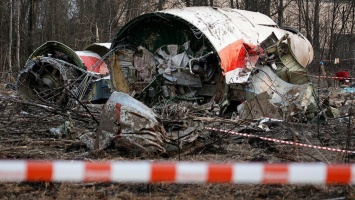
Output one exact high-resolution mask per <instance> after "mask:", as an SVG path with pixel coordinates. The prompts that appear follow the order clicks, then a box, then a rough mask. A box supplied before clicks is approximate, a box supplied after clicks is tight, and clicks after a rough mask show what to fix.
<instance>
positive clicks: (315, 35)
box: [313, 0, 320, 55]
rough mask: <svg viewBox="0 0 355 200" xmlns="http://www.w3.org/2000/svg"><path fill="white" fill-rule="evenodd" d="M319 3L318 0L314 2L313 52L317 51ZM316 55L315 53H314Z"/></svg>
mask: <svg viewBox="0 0 355 200" xmlns="http://www.w3.org/2000/svg"><path fill="white" fill-rule="evenodd" d="M319 4H320V0H315V2H314V19H313V48H314V49H315V52H318V51H319V48H320V44H319ZM316 55H317V54H316Z"/></svg>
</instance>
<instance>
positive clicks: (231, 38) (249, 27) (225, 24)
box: [161, 7, 313, 67]
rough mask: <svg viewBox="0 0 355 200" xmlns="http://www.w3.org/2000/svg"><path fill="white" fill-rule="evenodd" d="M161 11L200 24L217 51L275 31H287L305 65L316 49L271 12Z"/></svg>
mask: <svg viewBox="0 0 355 200" xmlns="http://www.w3.org/2000/svg"><path fill="white" fill-rule="evenodd" d="M161 12H162V13H167V14H171V15H174V16H177V17H179V18H181V19H183V20H186V21H187V22H188V23H191V24H192V25H194V26H195V27H197V28H198V30H199V31H201V32H202V33H203V34H204V35H205V36H206V37H207V38H208V39H209V41H210V42H211V43H212V45H213V46H214V48H215V49H216V50H217V51H218V52H220V51H221V50H222V49H224V48H226V47H227V46H228V45H230V44H232V43H234V42H236V41H237V40H239V39H242V40H243V41H244V42H245V43H248V44H254V45H259V44H260V42H262V41H263V40H265V39H266V38H267V37H268V36H269V35H270V34H272V33H274V34H275V35H276V37H277V38H278V39H280V38H281V37H283V36H284V35H285V34H287V33H288V34H289V35H290V41H291V42H290V43H291V49H292V51H293V52H294V54H295V57H296V59H297V60H298V61H300V63H301V64H302V65H303V66H304V67H305V66H306V65H307V64H309V63H310V62H311V61H312V59H313V49H312V46H311V44H310V43H309V41H308V40H307V39H305V38H304V37H303V36H302V35H301V34H300V33H294V32H289V31H286V30H283V29H280V28H279V27H278V26H277V25H276V23H275V22H273V21H272V20H271V19H270V18H269V17H268V16H266V15H263V14H261V13H255V12H250V11H243V10H237V9H230V8H211V7H189V8H184V9H172V10H166V11H161Z"/></svg>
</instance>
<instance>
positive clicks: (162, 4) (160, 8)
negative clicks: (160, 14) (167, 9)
mask: <svg viewBox="0 0 355 200" xmlns="http://www.w3.org/2000/svg"><path fill="white" fill-rule="evenodd" d="M164 4H165V0H159V1H158V10H163V6H164Z"/></svg>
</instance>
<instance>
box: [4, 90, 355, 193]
mask: <svg viewBox="0 0 355 200" xmlns="http://www.w3.org/2000/svg"><path fill="white" fill-rule="evenodd" d="M92 113H93V115H95V116H96V118H99V111H97V110H96V111H95V110H92ZM70 118H71V119H72V121H73V122H74V126H75V131H76V132H82V131H83V130H86V131H93V132H94V131H95V130H96V128H97V125H96V124H95V122H94V121H93V120H92V119H91V118H90V117H87V115H85V112H79V111H75V112H74V111H72V112H71V114H70ZM68 119H69V116H68V113H67V112H66V111H65V110H60V109H55V110H51V109H49V108H46V107H43V106H40V104H36V102H33V101H26V100H24V99H22V98H20V97H19V96H18V95H17V92H16V91H15V90H13V89H11V87H8V86H6V85H1V87H0V159H36V160H57V159H61V160H85V161H92V160H95V161H98V160H100V161H103V160H146V159H149V160H164V161H179V160H180V161H206V162H211V161H213V162H222V163H224V162H325V163H344V162H350V163H352V162H354V160H355V156H352V155H345V154H342V153H337V152H332V151H324V150H316V149H312V148H305V147H296V146H291V145H282V144H278V143H273V142H267V141H261V140H259V139H255V138H245V137H241V136H236V135H231V134H222V133H218V132H211V131H207V130H204V131H202V132H201V133H200V135H201V137H199V138H198V139H197V140H196V141H195V142H194V143H193V144H192V145H191V146H190V147H189V148H186V149H184V150H183V151H180V152H179V153H176V152H175V153H170V154H169V153H165V154H146V153H142V151H140V150H138V149H135V147H134V146H121V145H118V144H117V143H113V144H112V145H111V146H109V148H107V149H104V150H99V151H91V150H89V149H88V148H87V147H86V145H85V144H84V143H83V142H82V141H80V140H78V139H76V138H73V139H71V138H70V137H68V136H62V137H59V136H58V135H53V134H52V133H50V131H49V129H50V128H53V127H58V126H60V125H62V124H63V123H64V122H65V121H66V120H68ZM215 119H216V121H217V119H218V118H215ZM208 124H209V126H213V127H217V128H222V129H229V128H232V127H233V126H235V124H233V123H232V122H230V123H222V122H212V123H211V122H209V123H208ZM353 127H354V126H353ZM269 128H270V129H271V131H268V132H265V131H262V130H260V129H245V130H242V131H244V132H246V133H252V134H255V135H262V136H267V137H271V138H277V139H283V140H289V141H296V142H300V143H306V144H312V145H320V146H327V147H332V148H340V149H345V148H346V141H347V138H348V134H349V133H352V134H353V133H354V128H352V129H349V120H348V119H347V118H339V119H329V120H327V121H321V122H317V121H314V122H308V123H294V122H289V123H285V122H283V123H276V124H269ZM354 142H355V140H354V138H353V136H351V137H350V146H349V149H351V150H354V145H353V144H354ZM0 199H355V189H354V188H353V187H352V186H350V185H278V184H272V185H239V184H197V185H195V184H170V183H159V184H125V183H50V182H39V183H27V182H21V183H5V182H3V183H0Z"/></svg>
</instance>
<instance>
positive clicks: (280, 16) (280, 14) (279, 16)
mask: <svg viewBox="0 0 355 200" xmlns="http://www.w3.org/2000/svg"><path fill="white" fill-rule="evenodd" d="M283 7H284V4H283V0H279V6H278V8H277V23H278V24H279V26H280V27H282V22H283Z"/></svg>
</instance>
